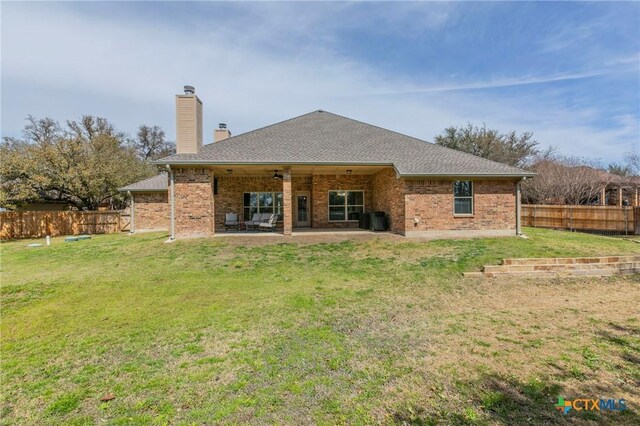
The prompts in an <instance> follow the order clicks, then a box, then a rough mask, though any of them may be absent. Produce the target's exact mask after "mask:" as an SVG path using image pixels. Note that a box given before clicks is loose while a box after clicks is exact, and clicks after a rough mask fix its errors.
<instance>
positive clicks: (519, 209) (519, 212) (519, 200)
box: [516, 181, 522, 235]
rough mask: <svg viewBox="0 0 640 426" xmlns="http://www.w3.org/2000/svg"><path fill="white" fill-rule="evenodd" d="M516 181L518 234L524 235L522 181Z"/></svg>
mask: <svg viewBox="0 0 640 426" xmlns="http://www.w3.org/2000/svg"><path fill="white" fill-rule="evenodd" d="M521 182H522V181H518V182H517V183H516V235H522V192H521V190H520V183H521Z"/></svg>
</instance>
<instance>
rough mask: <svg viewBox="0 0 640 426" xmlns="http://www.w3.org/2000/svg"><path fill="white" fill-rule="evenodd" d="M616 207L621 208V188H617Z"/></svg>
mask: <svg viewBox="0 0 640 426" xmlns="http://www.w3.org/2000/svg"><path fill="white" fill-rule="evenodd" d="M618 207H622V187H620V188H618Z"/></svg>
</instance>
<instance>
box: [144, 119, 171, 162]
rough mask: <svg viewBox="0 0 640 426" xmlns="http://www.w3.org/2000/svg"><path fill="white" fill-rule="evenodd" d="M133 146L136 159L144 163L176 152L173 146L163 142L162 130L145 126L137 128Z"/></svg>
mask: <svg viewBox="0 0 640 426" xmlns="http://www.w3.org/2000/svg"><path fill="white" fill-rule="evenodd" d="M134 146H135V148H136V152H137V154H138V157H139V158H141V159H142V160H144V161H150V160H157V159H159V158H163V157H167V156H169V155H172V154H174V153H175V152H176V147H175V144H173V143H171V142H167V141H166V140H165V134H164V130H162V129H161V128H160V127H158V126H147V125H145V124H143V125H141V126H140V127H139V128H138V133H137V135H136V140H135V142H134Z"/></svg>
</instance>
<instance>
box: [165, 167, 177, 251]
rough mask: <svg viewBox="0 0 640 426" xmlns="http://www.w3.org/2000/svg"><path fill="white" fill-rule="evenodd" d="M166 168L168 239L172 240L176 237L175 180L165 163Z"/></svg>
mask: <svg viewBox="0 0 640 426" xmlns="http://www.w3.org/2000/svg"><path fill="white" fill-rule="evenodd" d="M167 170H168V171H169V182H170V183H169V184H170V186H171V206H170V207H171V218H170V220H169V241H168V242H171V241H174V240H175V239H176V215H175V205H176V203H175V198H176V197H175V195H176V188H175V180H174V177H173V170H171V166H170V165H168V164H167Z"/></svg>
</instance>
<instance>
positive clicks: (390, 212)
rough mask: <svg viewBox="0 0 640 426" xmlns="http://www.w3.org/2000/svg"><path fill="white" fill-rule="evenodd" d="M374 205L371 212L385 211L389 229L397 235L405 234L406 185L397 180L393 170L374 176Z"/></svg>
mask: <svg viewBox="0 0 640 426" xmlns="http://www.w3.org/2000/svg"><path fill="white" fill-rule="evenodd" d="M371 184H372V192H373V204H372V208H371V210H374V211H383V212H385V213H386V214H387V217H388V218H389V229H390V230H391V232H394V233H396V234H402V235H404V232H405V228H404V226H405V204H404V192H405V183H404V181H403V180H402V179H397V178H396V172H395V170H393V169H385V170H382V171H379V172H378V173H376V174H374V175H373V178H372V181H371Z"/></svg>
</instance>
